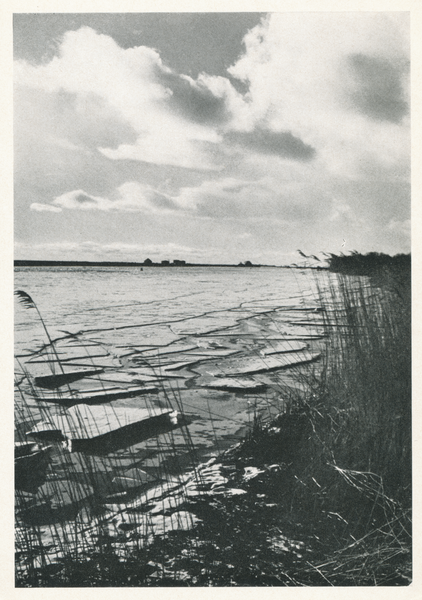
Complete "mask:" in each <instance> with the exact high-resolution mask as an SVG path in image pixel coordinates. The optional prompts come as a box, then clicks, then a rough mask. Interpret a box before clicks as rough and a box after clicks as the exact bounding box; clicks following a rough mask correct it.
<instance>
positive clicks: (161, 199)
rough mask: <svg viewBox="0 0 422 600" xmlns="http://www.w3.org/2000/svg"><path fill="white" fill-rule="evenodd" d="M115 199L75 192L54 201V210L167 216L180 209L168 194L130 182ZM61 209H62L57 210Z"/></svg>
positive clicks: (119, 190)
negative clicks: (64, 209)
mask: <svg viewBox="0 0 422 600" xmlns="http://www.w3.org/2000/svg"><path fill="white" fill-rule="evenodd" d="M114 196H115V197H114V198H113V199H110V198H103V197H101V196H93V195H91V194H87V193H86V192H85V191H84V190H73V191H71V192H67V193H65V194H62V195H61V196H58V197H57V198H55V199H54V200H53V205H45V206H51V207H52V209H53V210H61V209H62V208H66V209H69V210H83V211H92V210H95V211H97V210H98V211H103V212H111V211H114V212H144V213H152V214H156V213H160V214H166V213H171V212H173V211H175V210H178V209H179V207H178V206H177V204H175V203H174V202H173V200H172V199H171V198H170V197H169V196H167V195H166V194H163V193H160V192H158V191H156V190H154V189H153V188H152V187H150V186H147V185H143V184H140V183H137V182H136V181H129V182H127V183H124V184H123V185H121V186H120V187H119V188H118V189H117V191H116V193H115V194H114ZM56 207H60V208H56Z"/></svg>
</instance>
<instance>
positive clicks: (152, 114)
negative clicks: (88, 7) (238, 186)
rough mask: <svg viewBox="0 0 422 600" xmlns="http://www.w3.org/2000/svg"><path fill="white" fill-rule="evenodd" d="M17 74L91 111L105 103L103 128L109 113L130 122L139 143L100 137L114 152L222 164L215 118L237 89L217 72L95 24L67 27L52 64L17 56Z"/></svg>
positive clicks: (99, 116)
mask: <svg viewBox="0 0 422 600" xmlns="http://www.w3.org/2000/svg"><path fill="white" fill-rule="evenodd" d="M15 79H16V82H17V83H18V84H19V85H20V86H25V87H27V88H35V89H39V90H43V91H44V92H46V93H48V94H54V95H55V96H56V97H60V95H62V94H63V93H65V94H70V95H71V96H74V97H76V101H77V102H78V109H79V111H80V112H81V113H82V114H83V116H84V118H87V116H88V118H89V116H90V115H91V114H92V112H91V111H92V108H93V106H94V105H95V104H97V105H98V106H99V108H100V109H101V110H99V111H98V112H97V113H96V124H97V126H98V124H99V123H101V125H102V129H103V131H106V130H107V127H106V123H105V122H104V120H103V113H105V114H104V116H106V117H107V118H108V119H109V120H110V119H111V118H112V116H113V114H114V116H115V118H116V119H120V120H123V121H124V122H126V123H127V124H128V125H130V127H131V128H132V129H133V131H134V132H136V136H137V140H136V141H135V142H134V143H131V144H116V145H117V148H116V147H112V148H110V147H108V146H104V145H100V147H101V150H102V152H103V153H104V154H105V155H106V156H107V157H108V158H110V159H131V160H140V161H146V162H152V163H157V164H171V165H176V166H178V165H180V166H182V167H188V168H197V169H212V168H215V165H214V163H213V156H212V152H210V148H209V144H215V143H217V142H218V141H219V140H220V137H219V136H218V134H217V133H216V132H215V131H214V129H213V128H212V127H210V125H213V124H216V123H218V122H220V121H222V120H224V119H225V118H226V116H225V115H226V114H229V111H230V106H229V104H230V102H231V99H233V97H234V96H236V92H235V90H234V89H232V88H231V87H230V86H227V85H226V86H224V85H221V83H220V84H219V83H218V82H214V83H213V81H212V79H213V78H210V77H205V76H204V77H200V78H199V79H198V81H194V80H192V79H191V78H189V77H186V76H179V75H177V74H176V73H173V72H172V71H171V70H170V69H169V68H168V67H166V66H165V65H164V64H163V63H162V61H161V58H160V56H159V54H158V52H156V51H155V50H153V49H151V48H147V47H145V46H138V47H135V48H128V49H123V48H121V47H119V46H118V45H117V43H116V42H115V41H114V40H113V39H112V38H110V37H109V36H106V35H100V34H98V33H96V32H95V31H94V30H92V29H90V28H88V27H83V28H81V29H79V30H78V31H69V32H67V33H66V34H65V36H64V38H63V41H62V43H61V45H60V48H59V54H58V56H56V57H54V58H53V59H52V60H51V61H50V62H48V63H47V64H42V65H31V64H29V63H27V62H25V61H18V62H17V64H16V66H15ZM211 88H212V89H211ZM238 101H239V99H238ZM107 111H108V112H107Z"/></svg>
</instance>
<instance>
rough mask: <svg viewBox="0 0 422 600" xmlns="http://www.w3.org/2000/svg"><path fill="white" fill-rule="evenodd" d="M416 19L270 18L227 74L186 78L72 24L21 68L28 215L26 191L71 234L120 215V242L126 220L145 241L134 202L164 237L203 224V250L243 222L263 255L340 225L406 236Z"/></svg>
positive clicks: (19, 123)
mask: <svg viewBox="0 0 422 600" xmlns="http://www.w3.org/2000/svg"><path fill="white" fill-rule="evenodd" d="M408 25H409V23H408V16H407V15H406V14H405V13H367V12H363V11H360V12H356V13H336V12H331V13H274V14H271V15H268V16H267V17H266V18H265V19H263V20H262V22H261V23H260V24H259V25H258V26H257V27H255V28H254V29H252V30H251V31H249V32H248V33H247V35H246V37H245V39H244V52H243V54H242V55H241V56H240V58H239V59H238V60H237V61H236V63H235V64H233V65H232V66H231V67H230V68H229V74H230V77H231V79H229V78H228V77H224V76H214V75H213V76H211V75H208V74H206V73H201V74H200V75H199V76H198V77H196V78H192V77H190V76H189V75H187V74H186V73H177V72H175V71H174V70H172V69H170V68H169V67H168V66H167V65H166V64H164V63H163V61H162V59H161V57H160V54H159V51H158V50H154V49H152V48H147V47H146V46H136V47H132V48H126V49H124V48H122V47H120V46H119V45H118V44H117V43H116V42H115V41H114V40H113V39H112V38H111V37H110V36H107V35H100V34H98V33H97V32H95V31H94V30H93V29H90V28H87V27H83V28H81V29H79V30H77V31H69V32H67V33H66V34H65V35H64V37H63V39H62V40H61V41H60V43H59V45H58V46H57V53H56V56H55V57H54V58H52V59H51V60H49V61H48V62H44V63H42V64H38V65H37V64H30V63H28V62H25V61H18V62H17V63H16V68H15V78H16V83H17V91H16V95H15V98H16V105H17V111H16V115H17V117H16V130H17V134H16V138H15V141H16V144H15V147H16V150H17V151H16V173H17V177H16V188H15V189H16V190H17V196H19V198H20V204H21V205H22V206H23V205H24V206H25V211H26V212H28V211H27V208H28V205H29V202H28V198H31V201H32V205H31V210H32V211H35V212H37V213H39V214H38V215H37V216H36V215H35V214H34V212H33V213H32V218H35V217H36V218H37V219H40V220H41V219H43V220H44V221H45V222H51V223H53V222H54V226H56V225H57V222H58V221H61V225H60V226H61V227H62V228H63V229H62V230H61V231H64V227H65V224H66V226H67V225H69V224H72V226H73V227H74V228H75V231H76V229H77V221H78V214H77V213H78V211H83V214H84V223H85V224H87V223H90V225H91V224H92V223H94V221H95V226H96V227H97V229H98V231H101V228H102V227H103V231H104V233H103V235H104V237H106V235H110V231H111V230H112V226H111V225H110V223H111V222H112V224H113V227H115V228H116V230H117V227H118V225H117V223H119V224H120V225H119V226H120V227H121V228H122V230H121V232H120V235H121V237H122V239H127V237H125V236H126V233H125V230H126V231H127V228H128V221H129V220H131V224H130V225H131V226H132V221H133V230H134V233H133V235H134V236H135V229H136V226H135V222H136V217H135V216H134V217H133V219H132V216H131V213H139V214H140V215H142V214H143V215H147V216H148V217H147V218H142V222H143V223H145V222H148V227H149V228H150V231H149V232H148V233H149V235H151V237H153V236H155V237H156V238H157V239H159V238H160V237H161V236H162V235H167V236H169V238H170V239H174V238H173V235H174V236H175V237H177V239H179V240H182V239H183V236H184V235H186V236H187V235H188V233H187V232H189V235H190V236H195V235H197V236H198V238H199V235H200V234H199V233H198V222H199V220H200V224H201V227H203V230H201V231H207V236H208V237H206V236H205V235H203V234H202V233H201V235H202V237H203V238H204V240H205V239H206V241H207V244H208V247H209V248H211V245H212V244H213V243H214V241H213V240H214V239H218V243H219V244H220V245H221V247H223V246H224V247H227V248H229V247H230V244H231V243H232V242H233V243H234V239H235V236H234V235H233V232H230V230H229V225H228V223H232V224H231V227H233V221H236V233H237V235H238V238H237V239H238V240H242V239H243V240H245V244H246V243H247V242H246V241H248V240H249V241H250V240H251V239H252V238H250V237H249V236H250V235H252V231H256V232H257V233H256V236H258V233H259V236H261V237H260V241H258V239H257V238H256V237H255V233H254V238H253V239H254V241H255V243H256V246H254V248H255V251H256V253H257V255H259V256H263V255H264V254H263V253H264V252H267V251H268V252H271V250H270V249H269V248H265V246H266V245H267V244H270V243H271V242H270V239H273V240H276V241H274V244H278V245H283V247H284V248H288V247H290V243H291V244H293V247H300V246H301V245H303V243H302V242H301V237H300V236H306V239H307V240H311V239H312V240H313V242H312V243H313V244H315V246H314V247H313V249H311V248H308V250H312V251H313V252H316V251H318V250H319V249H320V243H321V240H322V239H326V238H329V237H330V236H331V237H335V236H337V234H338V236H340V242H341V241H342V239H343V236H344V237H347V238H348V239H349V234H350V236H352V235H355V237H356V239H357V240H358V241H362V240H365V239H369V238H370V237H371V236H372V238H371V239H372V240H375V241H376V242H377V243H378V241H379V240H381V239H388V240H391V239H392V238H393V237H394V236H395V235H396V236H397V238H399V237H400V239H401V238H402V237H403V236H402V232H403V231H404V229H405V225H403V223H404V221H406V219H407V218H408V204H409V199H408V194H409V191H408V187H407V186H406V183H407V182H408V178H409V155H410V140H409V72H408V71H409V61H408V59H409V35H408ZM233 79H237V80H238V81H239V82H242V83H243V85H242V86H237V87H235V86H234V85H233V84H232V81H233ZM238 89H242V90H243V92H239V91H238ZM49 199H52V200H51V201H50V202H49ZM60 211H61V212H62V217H60V218H57V216H56V215H54V214H53V213H59V212H60ZM18 212H19V211H17V214H18ZM49 213H51V214H49ZM117 213H119V214H118V216H117ZM176 216H180V217H182V218H183V222H184V228H183V232H182V231H178V232H177V235H176V234H175V233H174V232H175V230H176V229H177V228H176V227H175V226H174V219H175V217H176ZM65 222H66V223H65ZM264 222H265V227H264V225H263V224H262V223H264ZM251 223H253V227H254V228H255V229H253V227H252V225H251ZM280 224H281V225H282V227H283V229H282V230H283V235H282V236H281V237H277V236H278V233H277V231H276V230H277V228H278V229H281V227H280ZM164 225H165V227H166V230H165V231H166V233H165V234H164V233H163V231H164V230H163V226H164ZM58 226H59V225H57V227H58ZM154 227H155V229H154ZM270 227H272V228H273V229H274V231H273V230H272V231H273V233H272V238H271V236H268V235H267V234H266V233H265V231H266V229H265V228H267V229H269V228H270ZM46 229H47V228H46ZM86 229H88V225H86ZM24 230H25V227H22V231H24ZM113 231H114V229H113ZM239 236H243V237H239ZM365 236H366V237H365ZM382 236H384V237H383V238H382ZM229 238H230V240H229ZM135 239H137V238H135ZM184 241H186V239H184ZM204 243H205V242H204ZM374 243H375V242H374ZM388 243H389V244H390V246H389V247H393V244H391V243H390V242H388ZM259 244H261V246H259ZM181 245H182V246H185V245H186V244H181ZM233 247H234V248H236V247H235V246H233ZM353 247H358V243H357V242H356V243H355V244H354V245H353ZM78 248H79V247H78ZM101 248H102V250H101V251H102V252H108V250H106V248H105V246H104V247H103V246H101ZM232 250H233V248H232ZM334 250H336V248H334ZM78 251H79V250H78ZM86 251H88V250H86ZM116 252H117V249H116ZM211 254H212V252H211V249H209V255H211ZM217 254H218V253H216V254H214V256H217ZM197 256H198V257H199V255H197ZM218 256H220V255H218ZM247 258H249V257H247ZM219 260H221V259H220V258H219ZM251 260H255V261H256V259H254V257H253V256H252V257H251ZM258 261H259V259H258Z"/></svg>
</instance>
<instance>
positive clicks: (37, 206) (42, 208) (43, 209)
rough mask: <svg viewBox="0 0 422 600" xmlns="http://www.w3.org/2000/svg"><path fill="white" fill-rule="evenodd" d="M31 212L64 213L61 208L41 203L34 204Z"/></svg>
mask: <svg viewBox="0 0 422 600" xmlns="http://www.w3.org/2000/svg"><path fill="white" fill-rule="evenodd" d="M29 208H30V209H31V210H35V211H36V212H56V213H57V212H62V209H61V208H60V206H53V205H52V204H42V203H40V202H33V203H32V204H31V206H30V207H29Z"/></svg>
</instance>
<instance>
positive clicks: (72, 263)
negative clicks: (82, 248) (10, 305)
mask: <svg viewBox="0 0 422 600" xmlns="http://www.w3.org/2000/svg"><path fill="white" fill-rule="evenodd" d="M13 264H14V266H15V267H135V268H138V269H139V268H141V269H143V268H144V267H172V268H178V267H224V268H234V267H239V268H246V269H251V268H273V269H317V270H326V268H325V267H310V266H306V265H305V266H299V265H257V264H253V263H250V262H249V261H247V262H246V263H239V264H236V265H235V264H220V263H188V262H184V261H173V262H170V261H162V262H160V263H155V262H147V263H146V262H139V263H138V262H117V261H87V260H80V261H78V260H14V261H13Z"/></svg>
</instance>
